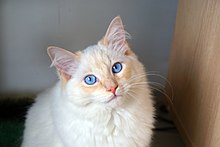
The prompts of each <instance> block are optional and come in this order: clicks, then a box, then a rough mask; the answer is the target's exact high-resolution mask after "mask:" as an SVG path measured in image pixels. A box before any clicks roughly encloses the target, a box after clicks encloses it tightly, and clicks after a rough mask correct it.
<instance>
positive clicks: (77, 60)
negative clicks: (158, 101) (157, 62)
mask: <svg viewBox="0 0 220 147" xmlns="http://www.w3.org/2000/svg"><path fill="white" fill-rule="evenodd" d="M127 37H128V34H127V33H126V32H125V30H124V27H123V24H122V20H121V18H120V17H119V16H118V17H116V18H114V19H113V20H112V22H111V24H110V25H109V28H108V30H107V32H106V34H105V36H104V37H103V38H102V39H101V40H100V41H99V42H98V44H97V45H94V46H89V47H88V48H87V49H85V50H83V51H78V52H76V53H71V52H69V51H67V50H64V49H61V48H58V47H49V48H48V54H49V56H50V58H51V60H52V65H53V66H55V67H56V69H57V71H58V75H59V77H60V81H59V82H58V83H57V84H56V85H55V86H54V87H53V88H51V89H49V90H47V91H45V92H44V93H42V94H40V95H39V96H38V97H37V99H36V102H35V103H34V105H33V106H32V107H31V108H30V110H29V111H28V114H27V119H26V123H25V131H24V138H23V143H22V147H149V146H150V142H151V137H152V128H153V124H154V107H153V101H152V97H151V92H150V89H149V86H148V84H147V79H146V74H145V71H144V67H143V65H142V64H141V63H140V62H139V61H138V59H137V57H136V55H135V54H134V53H133V52H132V50H131V49H130V47H129V46H128V43H127V41H126V39H127Z"/></svg>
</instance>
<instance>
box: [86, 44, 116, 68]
mask: <svg viewBox="0 0 220 147" xmlns="http://www.w3.org/2000/svg"><path fill="white" fill-rule="evenodd" d="M119 59H120V55H119V54H117V53H116V52H115V51H112V50H109V49H108V48H106V47H105V46H101V45H93V46H89V47H88V48H86V49H85V50H84V51H83V54H82V60H84V61H86V63H90V64H102V63H103V64H106V65H108V64H111V62H114V61H115V60H119Z"/></svg>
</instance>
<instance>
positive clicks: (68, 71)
mask: <svg viewBox="0 0 220 147" xmlns="http://www.w3.org/2000/svg"><path fill="white" fill-rule="evenodd" d="M47 53H48V55H49V57H50V59H51V61H52V64H51V67H52V66H55V67H56V69H57V71H58V73H59V76H60V77H61V79H65V80H69V79H70V78H71V76H72V75H73V74H74V73H75V71H76V68H77V66H78V56H77V55H76V54H74V53H71V52H69V51H67V50H65V49H62V48H59V47H55V46H50V47H48V48H47Z"/></svg>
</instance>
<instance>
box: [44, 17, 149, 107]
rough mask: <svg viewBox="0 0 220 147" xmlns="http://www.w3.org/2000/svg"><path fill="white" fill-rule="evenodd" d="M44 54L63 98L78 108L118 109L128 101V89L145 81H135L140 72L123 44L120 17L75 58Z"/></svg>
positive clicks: (54, 50)
mask: <svg viewBox="0 0 220 147" xmlns="http://www.w3.org/2000/svg"><path fill="white" fill-rule="evenodd" d="M48 53H49V55H50V57H51V59H53V65H55V67H56V68H57V70H58V72H59V75H60V78H61V80H62V82H63V83H64V89H65V92H66V94H67V95H68V97H69V99H70V100H71V101H73V102H74V103H75V104H78V105H83V106H87V105H90V104H93V105H94V104H95V105H103V106H109V107H116V106H118V105H121V104H123V103H125V102H126V98H130V97H132V91H133V90H134V89H135V88H134V87H132V85H135V83H137V82H141V81H140V80H142V79H143V78H145V77H140V78H135V77H136V76H138V75H143V72H144V70H143V66H142V65H141V64H140V62H139V61H138V59H137V58H136V56H135V54H134V53H133V52H132V51H131V50H130V48H129V46H128V44H127V41H126V33H125V31H124V28H123V25H122V22H121V19H120V17H116V18H115V19H114V20H113V21H112V23H111V24H110V26H109V28H108V31H107V33H106V35H105V36H104V37H103V39H102V40H100V41H99V42H98V44H97V45H94V46H90V47H88V48H87V49H85V50H83V51H82V52H78V53H76V54H72V53H70V52H68V51H65V50H63V49H59V48H57V47H50V48H49V49H48Z"/></svg>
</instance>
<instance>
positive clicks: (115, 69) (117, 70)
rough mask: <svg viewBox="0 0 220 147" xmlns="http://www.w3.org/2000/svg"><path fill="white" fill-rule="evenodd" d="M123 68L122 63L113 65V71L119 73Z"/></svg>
mask: <svg viewBox="0 0 220 147" xmlns="http://www.w3.org/2000/svg"><path fill="white" fill-rule="evenodd" d="M121 70H122V64H121V63H119V62H117V63H115V64H114V65H113V66H112V72H113V73H119V72H120V71H121Z"/></svg>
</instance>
